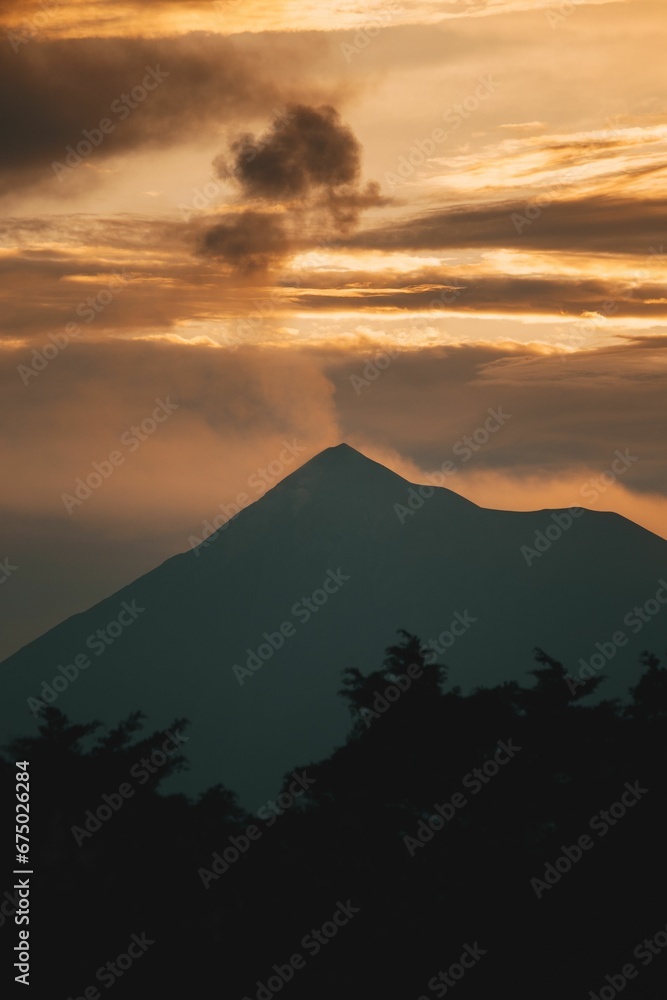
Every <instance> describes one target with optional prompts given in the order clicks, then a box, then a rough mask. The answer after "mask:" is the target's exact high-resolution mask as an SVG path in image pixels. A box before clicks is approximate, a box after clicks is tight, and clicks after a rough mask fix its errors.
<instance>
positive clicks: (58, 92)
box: [0, 0, 667, 655]
mask: <svg viewBox="0 0 667 1000" xmlns="http://www.w3.org/2000/svg"><path fill="white" fill-rule="evenodd" d="M0 27H1V28H2V32H1V34H2V37H1V38H0V42H1V44H2V46H3V52H2V59H1V60H0V77H1V80H0V83H1V86H0V102H1V103H2V105H3V107H2V111H1V113H0V119H1V120H2V136H3V141H2V143H1V144H0V206H1V209H2V211H1V213H0V220H1V221H0V268H1V272H2V279H3V280H2V286H1V292H0V295H1V297H2V298H1V301H2V311H1V316H2V341H1V344H2V351H1V352H0V385H1V392H0V406H2V408H3V411H4V413H3V417H4V428H5V430H4V432H3V434H2V436H1V437H0V458H1V461H2V469H3V477H2V478H3V489H2V499H1V503H2V523H3V527H4V532H3V538H4V540H3V542H2V543H0V544H1V545H2V550H0V560H2V559H3V558H6V559H8V560H9V564H10V565H12V566H16V567H17V568H16V569H14V570H12V571H11V576H10V577H9V578H8V579H6V580H5V582H4V584H3V585H2V587H0V613H1V615H2V619H3V632H4V638H3V646H2V647H1V648H0V655H3V654H6V653H9V652H10V651H11V650H13V649H14V648H16V647H18V646H19V645H21V644H22V643H24V642H26V641H28V640H29V639H31V638H33V637H35V636H36V635H37V634H39V633H40V632H42V631H44V630H45V629H46V628H47V627H50V626H51V625H54V624H56V623H57V622H58V621H60V620H61V619H62V618H63V617H65V616H67V615H69V614H72V613H74V612H76V611H79V610H82V609H83V608H85V607H87V606H89V605H90V604H92V603H94V602H95V601H97V600H99V599H101V598H102V597H104V596H106V595H108V594H109V593H111V592H112V591H113V590H115V589H116V588H117V587H119V586H121V585H123V584H125V583H128V582H129V581H130V580H131V579H132V578H133V577H135V576H137V575H139V574H140V573H142V572H145V571H147V570H149V569H151V568H152V567H153V566H155V565H156V564H157V563H159V562H160V561H162V560H164V559H166V558H168V557H169V556H170V555H172V554H174V553H175V552H178V551H182V550H184V549H186V548H188V547H189V544H190V542H189V539H191V538H192V537H193V536H200V537H201V535H202V530H203V524H204V522H205V521H206V520H207V519H212V518H213V517H215V516H216V514H218V513H219V512H220V505H221V504H223V505H230V504H232V503H234V502H235V500H236V498H238V497H239V495H240V494H245V495H247V496H249V497H250V499H252V500H255V499H257V498H258V497H259V496H261V493H262V490H261V489H259V488H258V487H256V486H254V485H249V483H250V482H251V481H252V483H256V482H257V481H258V479H257V477H258V476H259V481H260V482H263V483H265V484H266V486H267V487H268V486H269V485H270V484H271V483H273V482H275V481H276V480H277V479H279V478H281V477H282V476H283V475H285V474H288V473H289V472H291V471H293V470H294V468H296V467H297V465H299V464H301V463H302V462H304V461H306V460H307V459H308V458H310V457H311V456H313V455H314V454H316V453H317V452H318V451H320V450H321V449H323V448H325V447H327V446H329V445H332V444H337V443H339V442H340V441H343V440H344V441H347V442H348V443H349V444H351V445H353V446H355V447H357V448H358V449H359V450H361V451H363V452H364V453H365V454H366V455H368V456H369V457H372V458H374V459H376V460H378V461H381V462H383V463H384V464H386V465H388V466H389V467H391V468H392V469H394V470H395V471H397V472H399V473H401V474H402V475H405V476H406V477H408V478H410V479H412V480H413V481H419V482H430V481H432V480H433V475H434V473H435V474H436V475H437V474H438V471H439V470H442V468H443V464H444V463H447V462H448V461H452V459H453V462H454V465H455V469H454V471H450V472H448V473H447V476H446V481H445V482H444V485H447V486H449V487H450V488H451V489H453V490H455V491H457V492H459V493H461V494H463V495H464V496H466V497H468V498H470V499H471V500H473V501H475V502H476V503H479V504H482V505H484V506H491V507H502V508H513V509H523V510H529V509H536V508H543V507H561V506H573V505H577V506H579V505H581V506H588V507H594V508H595V509H597V510H614V511H617V512H619V513H621V514H623V515H625V516H627V517H630V518H632V519H633V520H635V521H637V522H639V523H640V524H642V525H644V526H645V527H647V528H649V529H650V530H652V531H654V532H656V533H658V534H660V535H662V536H664V537H667V481H666V479H665V476H664V452H663V447H664V440H665V430H666V427H665V424H666V420H665V412H666V411H665V389H666V386H667V365H666V363H665V361H666V359H667V354H666V353H665V347H666V346H667V291H666V289H665V275H666V273H667V258H666V257H665V247H666V246H667V231H666V229H667V213H666V207H667V199H666V198H665V174H666V172H667V160H666V157H665V153H666V149H667V97H666V95H665V87H664V30H663V29H664V0H626V2H623V0H574V2H572V3H563V2H561V0H439V2H430V0H397V2H396V3H386V2H384V0H379V2H376V0H372V2H368V3H365V4H356V3H348V2H346V0H345V2H341V3H338V4H333V3H332V4H325V3H315V2H313V0H285V2H281V0H223V2H217V3H201V2H199V0H193V2H186V0H172V2H170V0H151V2H147V0H141V2H136V3H133V2H129V0H128V2H116V0H113V2H112V0H96V2H92V0H70V2H63V3H57V2H55V0H42V2H40V3H36V2H33V0H16V2H12V0H0ZM323 151H324V155H323ZM374 359H375V360H377V361H378V365H375V362H374ZM157 401H160V402H157ZM163 404H164V405H163ZM161 405H163V409H162V410H161V411H160V419H159V420H158V419H157V418H156V419H153V417H152V415H153V413H154V411H156V408H159V407H160V406H161ZM499 409H500V410H502V412H503V413H505V414H507V415H509V416H508V418H507V419H506V420H505V421H504V422H503V424H502V426H501V427H500V429H499V430H497V431H494V432H493V433H492V434H491V435H490V436H489V434H488V433H487V435H486V436H487V438H488V440H487V441H485V442H484V443H483V444H482V445H479V446H476V447H475V449H471V455H470V456H469V457H468V458H466V457H465V455H466V454H467V453H466V450H465V446H461V444H460V442H461V441H463V440H464V439H465V437H466V436H473V435H474V434H475V432H478V431H479V429H480V428H483V427H484V424H485V421H487V419H488V416H489V410H493V411H496V412H497V411H498V410H499ZM163 417H164V419H162V418H163ZM144 421H148V423H146V424H144V431H142V432H141V433H140V434H139V435H137V434H136V432H135V431H132V428H133V427H141V425H142V422H144ZM151 421H152V423H151ZM146 428H148V431H147V432H146ZM483 437H484V434H480V433H478V436H477V439H475V438H473V440H477V441H481V440H482V438H483ZM284 442H288V443H289V444H290V445H291V446H292V450H291V451H290V452H289V455H290V457H289V459H287V453H286V450H285V444H284ZM619 452H620V454H621V455H623V456H626V459H627V460H626V462H625V464H623V462H621V461H620V460H618V454H617V453H619ZM112 454H116V455H118V454H120V459H116V461H115V462H114V461H113V460H111V462H110V467H111V470H112V471H111V472H110V474H109V475H108V477H107V478H105V479H104V481H103V482H102V483H101V485H100V486H99V487H96V488H95V489H93V490H92V491H91V495H90V496H89V497H88V498H87V499H85V500H84V501H83V502H81V503H78V504H73V503H72V502H71V501H70V502H67V501H66V500H64V499H63V495H67V496H70V497H71V496H73V495H74V490H75V487H76V481H77V479H78V478H81V479H84V480H85V479H86V477H88V476H89V475H90V474H91V473H93V472H94V471H95V468H96V465H95V464H94V463H97V466H99V465H102V467H103V468H105V469H106V468H107V466H106V465H105V463H109V457H110V455H112ZM281 456H282V457H281ZM121 459H122V461H121ZM621 466H623V467H622V471H620V472H619V471H618V470H619V469H621ZM269 467H272V468H273V470H274V471H273V473H267V475H266V476H264V477H262V475H261V473H258V470H262V469H267V468H269ZM448 468H449V467H448ZM610 469H613V470H615V471H614V473H613V475H609V476H603V474H604V473H605V472H606V471H607V470H610ZM441 475H442V472H440V476H441ZM601 476H603V478H602V479H601V478H600V477H601ZM253 477H254V478H253ZM429 477H430V478H429ZM612 480H614V481H612ZM620 569H621V567H619V570H620Z"/></svg>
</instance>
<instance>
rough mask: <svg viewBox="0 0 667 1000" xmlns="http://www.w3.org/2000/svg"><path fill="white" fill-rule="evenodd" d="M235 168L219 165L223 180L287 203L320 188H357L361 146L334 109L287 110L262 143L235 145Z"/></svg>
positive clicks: (245, 139) (250, 139)
mask: <svg viewBox="0 0 667 1000" xmlns="http://www.w3.org/2000/svg"><path fill="white" fill-rule="evenodd" d="M231 153H232V163H231V165H230V166H226V165H225V164H224V161H222V160H218V161H217V166H218V169H219V171H220V173H221V175H222V176H230V175H231V176H232V177H234V178H235V179H236V180H237V181H238V182H239V184H240V185H241V187H242V188H243V191H244V193H245V194H246V195H248V196H250V197H256V198H267V199H269V200H271V201H286V200H289V199H291V198H305V197H307V196H308V195H310V194H311V193H312V192H313V191H316V190H318V189H321V188H329V189H333V188H338V187H341V186H342V185H354V184H356V182H357V181H358V179H359V174H360V170H361V146H360V144H359V141H358V140H357V138H356V136H355V135H354V133H353V132H352V130H351V129H350V128H349V126H347V125H344V124H343V122H342V121H341V119H340V115H339V114H338V112H337V111H336V109H335V108H332V107H326V106H325V107H321V108H313V107H308V106H306V105H304V104H294V105H290V106H289V107H287V108H286V109H285V111H284V113H283V114H281V115H280V116H277V117H276V118H275V119H274V121H273V122H272V123H271V125H270V127H269V130H268V132H267V133H266V134H265V135H262V136H260V137H258V138H255V137H254V136H252V135H249V134H245V135H242V136H240V137H239V138H238V139H235V140H234V141H233V142H232V144H231Z"/></svg>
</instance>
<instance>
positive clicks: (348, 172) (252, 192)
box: [201, 104, 391, 270]
mask: <svg viewBox="0 0 667 1000" xmlns="http://www.w3.org/2000/svg"><path fill="white" fill-rule="evenodd" d="M361 155H362V147H361V143H360V142H359V140H358V139H357V137H356V136H355V134H354V132H353V131H352V129H351V128H350V127H349V126H348V125H346V124H345V123H344V122H343V121H342V119H341V117H340V115H339V113H338V111H337V110H336V109H335V108H333V107H332V106H331V105H322V106H321V107H314V106H310V105H306V104H290V105H287V107H286V108H285V110H284V111H283V112H279V113H277V114H276V115H275V117H274V119H273V121H272V122H271V124H270V126H269V128H268V130H267V131H266V132H265V133H264V134H263V135H259V136H253V135H251V134H250V133H244V134H242V135H240V136H237V137H236V138H234V139H233V140H232V141H231V143H230V146H229V152H228V154H227V155H225V154H221V155H220V156H218V157H217V158H216V160H215V161H214V167H215V169H216V171H217V173H218V176H219V177H221V178H222V179H225V180H233V181H234V182H235V183H236V184H237V186H238V189H239V197H240V198H241V199H242V201H243V203H244V204H248V203H250V204H251V205H252V206H253V207H252V208H249V209H247V210H246V211H244V212H243V213H241V214H236V215H228V216H226V217H224V218H223V220H222V221H221V222H219V223H217V224H216V225H215V226H213V227H212V228H211V229H209V230H208V232H207V233H206V234H205V236H204V238H203V241H202V244H201V252H202V253H203V254H205V255H211V256H215V257H217V258H219V259H222V260H224V261H225V262H227V263H228V264H231V265H232V266H234V267H239V268H242V269H246V270H247V269H257V268H265V267H267V266H269V265H270V264H275V263H276V262H277V261H278V260H280V259H281V258H284V257H286V256H287V255H288V254H289V253H290V252H292V251H294V250H296V249H298V248H306V247H308V246H312V245H313V244H314V243H316V242H317V241H316V239H315V238H314V236H313V235H312V234H313V233H315V232H316V231H317V230H318V229H320V230H321V229H322V228H324V229H326V230H328V231H330V230H331V229H333V230H334V231H335V233H336V234H337V235H343V234H345V235H347V234H349V233H350V232H351V231H352V230H354V229H355V228H356V226H357V225H358V222H359V218H360V216H361V213H362V212H364V211H366V210H367V209H371V208H377V207H380V206H383V205H386V204H390V203H391V200H390V199H387V198H383V197H382V195H381V193H380V187H379V185H378V184H377V183H376V182H373V181H371V182H369V183H367V184H366V185H365V186H362V184H361V182H360V177H361ZM269 204H270V205H271V206H273V207H274V208H275V207H278V206H280V208H281V209H282V211H281V214H280V215H277V214H276V213H275V212H267V211H266V206H267V205H269Z"/></svg>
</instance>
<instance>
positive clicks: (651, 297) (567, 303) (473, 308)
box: [292, 267, 667, 321]
mask: <svg viewBox="0 0 667 1000" xmlns="http://www.w3.org/2000/svg"><path fill="white" fill-rule="evenodd" d="M649 278H650V275H649V273H648V272H647V273H646V274H644V275H643V276H642V279H641V280H638V281H637V282H633V281H630V280H623V281H621V282H619V281H614V280H612V279H611V278H610V279H605V278H602V277H600V278H577V277H573V276H564V277H563V276H553V277H552V276H547V275H544V276H543V275H535V276H528V277H527V276H524V275H507V276H498V275H493V274H488V273H486V274H485V273H483V272H481V271H476V270H475V269H474V268H473V267H467V268H465V269H462V270H452V271H447V270H445V269H444V268H443V269H435V268H433V269H429V270H427V271H425V272H424V273H421V274H419V273H417V274H416V273H411V274H407V275H404V274H396V273H392V272H390V271H387V272H385V273H378V272H372V273H365V272H361V271H360V272H352V273H350V272H349V271H348V272H345V273H340V272H333V273H325V274H323V275H317V274H313V275H309V279H308V284H307V287H306V283H305V282H304V283H303V285H304V287H303V288H302V289H301V291H298V292H294V294H293V296H292V303H293V305H294V306H296V307H298V308H299V309H313V310H320V311H321V310H346V311H350V310H358V311H368V312H374V311H377V310H380V309H382V310H391V311H424V310H427V311H430V312H431V313H433V315H434V316H437V313H438V312H443V311H453V312H457V313H467V314H470V313H502V314H509V315H546V316H556V317H557V316H576V317H581V316H584V317H585V316H586V315H587V314H590V315H591V316H596V315H597V316H598V318H599V317H605V318H610V317H614V318H617V319H623V318H629V317H648V318H654V319H659V318H661V317H664V316H667V297H666V296H665V289H664V285H662V284H658V283H657V281H654V282H652V281H650V280H649ZM584 321H585V320H584Z"/></svg>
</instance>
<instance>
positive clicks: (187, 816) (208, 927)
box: [0, 633, 667, 1000]
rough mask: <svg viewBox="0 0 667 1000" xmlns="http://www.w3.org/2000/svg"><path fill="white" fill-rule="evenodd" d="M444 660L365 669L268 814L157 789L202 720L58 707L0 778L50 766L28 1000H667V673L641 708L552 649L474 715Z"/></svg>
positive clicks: (41, 807)
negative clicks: (581, 680) (326, 749)
mask: <svg viewBox="0 0 667 1000" xmlns="http://www.w3.org/2000/svg"><path fill="white" fill-rule="evenodd" d="M432 659H433V657H432V655H431V654H430V652H429V651H428V650H427V649H425V648H423V647H422V646H421V644H420V642H419V640H418V639H417V638H416V637H414V636H411V635H409V634H407V633H401V638H400V640H399V642H398V643H397V644H396V645H394V646H392V647H390V648H389V649H388V650H387V656H386V659H385V661H384V663H383V665H382V667H381V669H379V670H376V671H374V672H373V673H370V674H363V673H361V672H360V671H359V670H357V669H349V670H346V671H345V673H344V675H343V685H342V691H341V695H342V697H343V698H344V699H345V701H346V703H347V705H348V707H349V710H350V719H351V724H350V734H349V737H348V739H347V742H346V743H345V745H344V746H343V747H341V748H340V749H338V750H337V751H336V752H335V753H333V754H332V755H331V757H329V758H328V759H327V760H324V761H322V762H320V763H318V764H316V765H313V764H309V763H308V762H304V765H303V766H301V767H297V768H295V770H294V771H293V772H292V773H291V774H290V775H288V776H286V779H285V783H284V786H283V789H282V792H281V794H280V795H279V796H276V800H275V802H274V803H273V804H271V805H270V806H269V807H268V808H267V809H266V810H265V811H264V813H263V814H262V815H261V816H260V817H258V816H252V815H248V814H247V813H245V812H244V810H243V809H241V808H240V806H239V804H238V802H237V799H236V797H235V795H234V794H233V792H232V791H231V790H228V789H225V788H223V787H221V786H219V787H216V788H212V789H210V790H209V791H208V792H207V793H206V794H204V795H202V796H201V797H200V798H199V799H198V800H197V801H191V800H189V799H187V798H186V797H185V796H182V795H162V794H160V785H161V784H162V782H163V781H164V780H165V778H167V777H168V776H169V775H171V774H173V773H174V772H175V771H176V770H178V769H179V768H181V767H184V766H186V765H187V761H186V755H187V742H184V741H183V740H182V739H180V738H179V736H180V735H181V734H184V733H187V731H188V730H187V724H186V722H185V720H178V719H177V720H174V723H173V725H172V726H171V732H170V736H169V740H168V743H167V740H166V736H165V733H153V734H149V735H142V726H143V722H144V718H143V716H142V715H141V714H140V713H136V714H135V715H133V716H132V717H131V718H129V719H127V720H125V721H123V722H121V723H120V724H119V725H118V726H117V728H116V729H114V730H112V731H110V732H104V731H103V730H102V727H100V726H99V725H98V724H97V723H95V722H91V723H90V724H89V725H76V724H73V723H70V722H69V721H68V720H67V719H66V718H65V716H63V715H62V714H61V713H60V712H59V711H58V710H56V709H47V710H45V711H44V712H43V715H42V719H41V725H40V730H39V734H38V735H37V736H36V737H29V738H25V739H20V740H17V741H15V742H14V743H13V744H12V745H11V746H9V747H7V748H6V750H5V754H4V758H3V759H2V762H1V766H0V776H1V778H2V786H3V793H2V794H3V801H4V802H8V801H11V800H12V799H11V797H12V796H13V788H14V767H13V763H12V762H13V761H18V760H23V759H27V760H29V761H30V773H31V809H32V817H31V823H32V833H31V841H32V842H31V853H32V862H33V866H34V871H35V873H36V875H35V878H34V880H33V891H32V897H31V923H30V929H31V935H30V941H31V949H32V954H33V964H32V983H33V991H34V992H33V995H34V996H38V997H49V998H52V997H53V998H58V997H62V998H63V1000H66V998H68V997H71V998H72V1000H75V998H77V997H84V996H86V997H87V998H94V997H95V992H94V991H98V992H99V994H100V996H105V995H106V990H107V989H108V988H110V987H111V986H113V988H114V990H115V991H116V992H115V993H114V994H113V995H114V996H117V997H131V998H133V997H142V998H143V997H145V996H147V995H158V996H170V995H179V993H180V995H182V996H204V997H208V996H216V997H220V998H224V1000H227V998H230V1000H234V998H238V1000H242V998H244V997H247V998H251V1000H255V998H257V1000H270V998H271V997H272V996H274V995H276V994H277V993H282V991H283V990H284V993H285V996H286V997H290V998H293V1000H298V998H304V1000H305V998H307V1000H313V998H317V1000H328V998H332V1000H333V998H335V1000H340V998H341V997H346V998H351V1000H356V998H359V1000H361V998H364V1000H366V998H374V1000H377V998H384V997H387V998H389V997H391V998H394V997H399V996H403V997H405V998H406V1000H411V998H412V1000H417V998H419V997H439V996H445V995H449V994H450V992H451V991H452V990H455V996H456V998H457V1000H459V998H460V1000H463V998H465V997H471V998H475V1000H480V998H486V997H489V998H491V997H494V998H495V997H498V996H501V997H504V996H507V997H512V998H524V997H525V998H526V1000H535V998H537V997H539V998H540V1000H551V998H553V1000H564V998H565V997H567V998H568V1000H570V998H576V997H581V998H582V1000H586V998H589V996H590V993H591V992H592V993H593V996H594V997H601V1000H609V998H610V997H611V996H612V995H615V994H616V992H623V995H624V997H627V998H629V1000H632V998H633V997H637V998H640V997H645V996H647V995H654V996H657V995H658V990H659V987H660V986H661V985H662V986H663V987H664V983H665V981H667V950H665V954H664V955H663V954H662V953H661V948H662V946H661V945H660V943H659V942H660V941H661V940H662V938H661V937H660V934H662V935H663V937H664V938H665V942H666V943H667V935H665V933H664V932H665V929H666V926H667V903H666V902H665V892H664V889H665V874H666V867H667V863H666V854H665V847H664V845H665V842H666V838H665V834H666V832H667V810H666V809H665V785H666V778H665V775H666V768H667V726H666V723H667V670H666V669H665V668H664V667H662V666H661V664H660V662H659V661H658V660H657V659H656V658H655V657H653V656H650V655H648V654H646V655H645V658H644V667H645V670H644V673H643V676H642V677H641V680H640V681H639V683H638V684H637V685H636V687H634V688H633V689H632V690H631V691H630V692H629V697H628V700H627V701H626V702H624V703H620V702H618V701H610V700H600V694H601V692H599V691H596V689H597V688H598V686H599V684H600V683H601V678H595V679H593V680H591V681H590V682H589V683H588V684H587V686H586V687H585V688H578V689H577V690H575V691H572V689H571V687H572V686H571V685H568V683H567V678H566V670H565V668H564V667H563V666H562V665H561V664H559V663H557V662H555V661H554V660H553V659H551V658H550V657H549V656H547V655H546V654H545V653H544V652H542V651H539V650H538V651H537V666H536V668H535V670H533V671H532V679H531V680H530V681H529V682H528V684H526V685H521V684H518V683H515V682H511V683H506V684H501V685H498V686H497V687H495V688H489V689H479V690H477V691H475V692H473V693H471V694H467V695H464V694H462V693H461V691H460V690H459V689H457V688H452V687H450V686H449V685H448V683H447V671H446V668H445V667H443V666H442V665H439V664H437V663H433V662H432ZM313 669H314V670H316V669H317V664H313ZM592 694H595V697H593V698H591V697H590V696H591V695H592ZM266 752H270V749H269V748H267V750H266ZM128 776H131V777H128ZM6 842H7V841H6ZM6 870H7V869H6ZM11 884H12V883H11V881H10V880H9V879H7V885H6V888H7V891H8V894H7V895H5V896H4V897H3V903H4V904H5V905H4V906H3V907H2V908H0V937H1V938H2V941H3V944H4V945H6V946H10V947H13V946H14V944H16V931H17V928H16V927H15V926H14V924H13V918H12V917H11V915H10V914H11V909H12V903H11V897H12V890H11ZM643 942H649V944H645V943H643ZM646 956H649V958H648V960H647V957H646ZM128 962H129V964H128ZM624 966H625V967H626V970H625V972H623V967H624ZM629 966H632V968H633V969H634V970H635V975H634V976H631V975H629ZM6 969H7V965H5V970H6ZM5 974H6V973H5ZM621 981H622V986H621ZM86 990H88V991H89V992H88V993H86ZM612 990H613V991H614V992H613V994H612V992H610V991H612ZM601 991H602V992H601ZM605 991H606V992H605Z"/></svg>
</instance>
